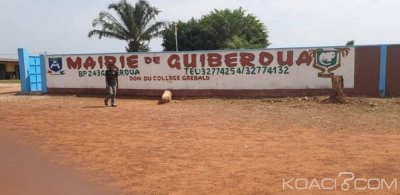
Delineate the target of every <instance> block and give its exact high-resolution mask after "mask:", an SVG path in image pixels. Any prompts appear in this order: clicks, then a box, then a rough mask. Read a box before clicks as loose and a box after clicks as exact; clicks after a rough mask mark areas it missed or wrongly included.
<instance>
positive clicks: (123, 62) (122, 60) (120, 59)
mask: <svg viewBox="0 0 400 195" xmlns="http://www.w3.org/2000/svg"><path fill="white" fill-rule="evenodd" d="M119 61H120V62H121V68H124V67H125V56H121V57H119Z"/></svg>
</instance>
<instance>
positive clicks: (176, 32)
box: [174, 23, 178, 51]
mask: <svg viewBox="0 0 400 195" xmlns="http://www.w3.org/2000/svg"><path fill="white" fill-rule="evenodd" d="M174 25H175V46H176V51H178V24H177V23H176V24H174Z"/></svg>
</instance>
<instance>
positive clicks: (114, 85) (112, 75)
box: [104, 64, 118, 107]
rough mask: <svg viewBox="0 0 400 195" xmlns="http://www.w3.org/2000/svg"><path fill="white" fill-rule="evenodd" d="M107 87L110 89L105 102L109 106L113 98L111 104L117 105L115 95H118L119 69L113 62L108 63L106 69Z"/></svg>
mask: <svg viewBox="0 0 400 195" xmlns="http://www.w3.org/2000/svg"><path fill="white" fill-rule="evenodd" d="M106 89H107V90H108V94H107V96H106V97H105V98H104V104H105V105H106V106H108V100H109V99H110V98H111V106H112V107H117V105H116V104H115V97H116V96H117V89H118V71H117V69H116V67H114V66H113V65H111V64H108V66H107V70H106Z"/></svg>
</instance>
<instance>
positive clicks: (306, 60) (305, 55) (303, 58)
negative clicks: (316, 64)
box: [296, 51, 312, 65]
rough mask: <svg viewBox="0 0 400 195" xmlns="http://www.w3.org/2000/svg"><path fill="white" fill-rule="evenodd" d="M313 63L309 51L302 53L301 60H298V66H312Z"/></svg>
mask: <svg viewBox="0 0 400 195" xmlns="http://www.w3.org/2000/svg"><path fill="white" fill-rule="evenodd" d="M311 62H312V57H311V55H310V53H309V52H308V51H303V52H301V54H300V56H299V59H297V60H296V64H297V65H301V64H307V65H310V64H311Z"/></svg>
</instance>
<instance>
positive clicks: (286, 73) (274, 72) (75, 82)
mask: <svg viewBox="0 0 400 195" xmlns="http://www.w3.org/2000/svg"><path fill="white" fill-rule="evenodd" d="M44 59H45V60H44V62H43V64H44V65H45V66H46V70H47V71H46V80H47V81H46V83H47V91H48V93H50V94H89V95H104V93H106V90H105V76H104V73H105V70H106V66H107V64H112V65H113V66H115V67H117V68H118V69H119V70H118V72H119V75H120V76H119V90H118V94H120V95H132V96H157V97H159V96H160V95H161V94H162V92H163V91H164V90H165V89H169V90H171V91H172V92H173V93H174V96H188V97H191V96H192V97H194V96H197V97H198V96H201V97H205V96H218V97H240V96H242V97H263V96H271V97H278V96H279V97H281V96H314V95H327V94H329V89H330V88H331V81H330V78H329V77H330V76H332V75H342V76H343V77H344V87H345V92H346V94H348V95H350V96H372V97H376V96H381V97H384V96H389V97H390V96H398V95H400V45H376V46H357V47H323V48H284V49H264V50H224V51H199V52H159V53H114V54H73V55H66V54H60V55H48V56H45V57H44Z"/></svg>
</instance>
